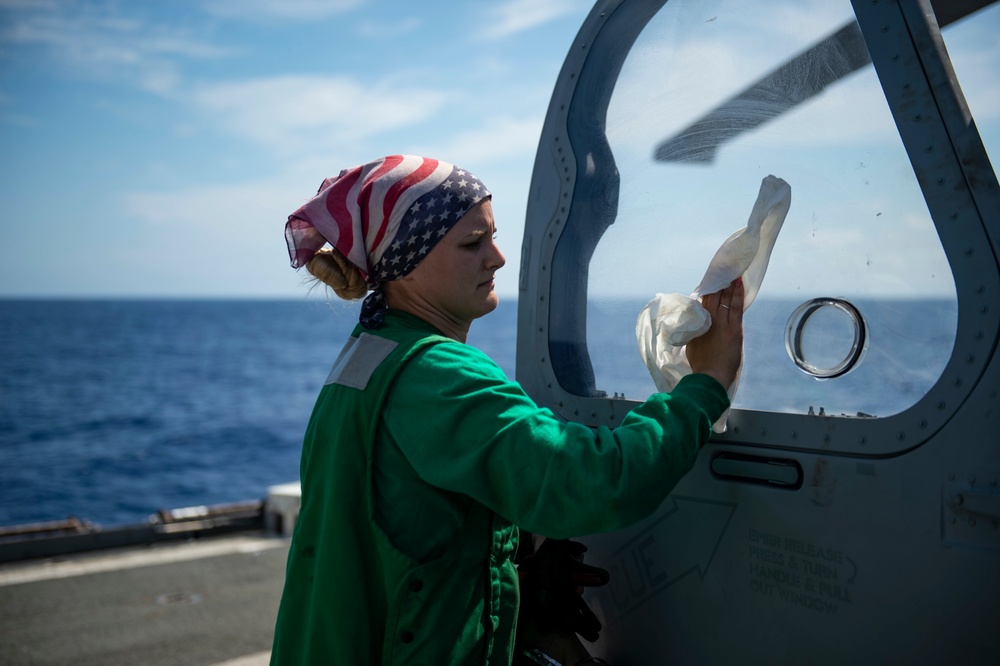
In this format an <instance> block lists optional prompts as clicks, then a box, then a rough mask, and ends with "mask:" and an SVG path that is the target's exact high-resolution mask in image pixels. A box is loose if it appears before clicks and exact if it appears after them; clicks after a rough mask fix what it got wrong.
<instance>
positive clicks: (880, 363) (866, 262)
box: [587, 0, 996, 416]
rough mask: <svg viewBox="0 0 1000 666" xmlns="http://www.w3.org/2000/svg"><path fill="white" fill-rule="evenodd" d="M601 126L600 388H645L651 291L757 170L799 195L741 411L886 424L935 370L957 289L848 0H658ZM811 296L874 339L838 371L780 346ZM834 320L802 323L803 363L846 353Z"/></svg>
mask: <svg viewBox="0 0 1000 666" xmlns="http://www.w3.org/2000/svg"><path fill="white" fill-rule="evenodd" d="M993 48H996V47H995V44H994V45H993ZM993 85H994V86H995V81H994V82H993ZM995 89H996V88H995V87H994V88H993V90H994V91H995ZM606 135H607V140H608V143H609V145H610V149H611V151H612V153H613V155H614V159H615V163H616V165H617V169H618V172H619V175H620V179H621V184H620V190H619V196H618V210H617V216H616V218H615V221H614V223H613V224H612V225H611V226H610V227H609V228H608V229H607V231H606V232H605V233H604V235H603V236H602V238H601V240H600V242H599V243H598V244H597V247H596V250H595V252H594V255H593V258H592V260H591V262H590V267H589V278H588V291H587V293H588V302H587V340H588V347H589V351H590V356H591V361H592V364H593V368H594V376H595V385H596V387H597V389H599V390H601V391H603V392H605V393H606V394H607V395H608V396H612V395H614V394H617V395H619V396H622V395H624V396H625V397H627V398H631V399H637V400H641V399H644V398H645V397H646V396H648V395H649V394H650V393H652V392H653V391H654V390H655V387H654V384H653V382H652V380H651V379H650V378H649V374H648V372H647V370H646V368H645V366H644V365H643V363H642V361H641V359H640V357H639V353H638V351H637V347H636V343H635V321H636V316H637V315H638V313H639V311H640V310H641V309H642V307H643V306H644V305H645V303H646V302H647V301H648V300H649V299H651V298H652V297H653V296H654V295H655V294H656V293H658V292H664V293H670V292H679V293H683V294H687V293H690V292H691V291H692V290H693V289H694V288H695V286H697V285H698V283H699V282H700V280H701V277H702V275H703V273H704V271H705V269H706V268H707V266H708V263H709V261H710V260H711V259H712V256H713V255H714V253H715V251H716V250H717V249H718V247H719V246H720V245H721V244H722V243H723V241H725V240H726V238H728V237H729V236H730V235H731V234H732V233H733V232H735V231H737V230H739V229H741V228H742V227H743V226H745V225H746V223H747V218H748V216H749V214H750V211H751V208H752V206H753V203H754V200H755V198H756V196H757V191H758V188H759V187H760V183H761V180H762V179H763V178H764V177H766V176H767V175H769V174H773V175H775V176H778V177H780V178H783V179H784V180H786V181H787V182H788V183H789V184H790V186H791V192H792V203H791V209H790V211H789V213H788V216H787V218H786V220H785V223H784V225H783V227H782V230H781V233H780V235H779V237H778V240H777V242H776V243H775V246H774V250H773V253H772V254H771V259H770V263H769V267H768V270H767V274H766V277H765V278H764V281H763V284H762V286H761V289H760V292H759V295H758V296H757V300H756V301H755V302H754V304H753V305H752V307H751V308H750V310H749V311H748V312H747V315H746V356H745V365H744V370H743V377H742V382H741V385H740V391H739V393H738V394H737V396H736V400H735V406H736V407H738V408H744V409H754V410H765V411H777V412H788V413H800V414H806V413H809V411H810V410H812V411H813V412H814V413H819V412H820V411H821V410H822V411H823V412H824V413H826V414H829V415H839V414H847V415H850V416H888V415H891V414H895V413H898V412H900V411H902V410H904V409H906V408H907V407H909V406H911V405H913V404H914V403H915V402H916V401H918V400H919V399H920V398H922V397H923V396H924V395H925V394H926V393H927V392H928V390H929V389H930V388H931V387H932V386H933V385H934V383H935V382H936V381H937V380H938V379H939V378H940V376H941V374H942V371H943V369H944V368H945V365H946V363H947V361H948V360H949V358H950V357H951V354H952V348H953V346H954V342H955V336H956V327H957V323H956V322H957V311H958V307H957V297H956V291H955V282H954V279H953V277H952V272H951V269H950V266H949V263H948V260H947V258H946V256H945V253H944V250H943V248H942V245H941V242H940V240H939V238H938V235H937V232H936V229H935V226H934V223H933V221H932V219H931V215H930V213H929V212H928V209H927V206H926V204H925V202H924V197H923V194H922V192H921V189H920V186H919V183H918V181H917V178H916V176H915V175H914V170H913V167H912V166H911V164H910V160H909V159H908V157H907V154H906V151H905V149H904V147H903V144H902V141H901V139H900V137H899V134H898V132H897V130H896V126H895V124H894V121H893V118H892V115H891V113H890V110H889V108H888V105H887V103H886V100H885V96H884V93H883V90H882V87H881V85H880V83H879V80H878V77H877V76H876V73H875V71H874V69H873V68H872V66H871V64H870V57H869V54H868V50H867V47H866V45H865V41H864V39H863V38H862V37H861V33H860V30H859V28H858V26H857V23H856V21H855V18H854V13H853V10H852V7H851V4H850V2H848V1H847V0H843V1H842V2H828V1H823V2H815V3H803V2H800V1H798V0H795V1H794V2H773V1H772V0H757V1H753V2H751V1H741V2H712V3H704V2H696V1H691V0H672V1H671V2H667V3H666V4H665V5H664V6H663V8H662V9H661V10H660V11H659V13H658V14H657V15H656V16H654V17H653V18H652V19H651V20H650V21H649V23H648V24H647V25H646V27H645V28H644V30H643V32H642V33H641V34H640V35H639V37H638V39H637V41H636V43H635V44H634V46H633V47H632V49H631V51H630V52H629V55H628V57H627V59H626V60H625V63H624V66H623V67H622V70H621V74H620V76H619V78H618V80H617V82H616V84H615V88H614V93H613V95H612V97H611V102H610V106H609V109H608V116H607V126H606ZM817 299H820V300H821V301H822V300H823V299H826V300H828V301H832V302H834V303H846V304H847V305H846V306H844V307H842V308H840V309H841V310H843V311H845V312H847V311H848V310H850V311H852V312H855V313H857V316H858V317H859V318H860V320H861V321H862V322H863V325H864V333H865V335H866V336H867V337H866V338H865V340H864V343H865V345H866V346H865V349H864V350H863V351H864V353H863V354H858V355H857V358H856V359H855V364H854V365H852V367H851V368H849V370H850V371H849V372H848V371H845V372H840V373H839V374H837V373H834V375H832V376H830V377H828V378H820V377H818V376H817V375H816V374H815V373H809V372H804V371H803V367H802V364H801V363H797V362H796V360H795V359H794V357H793V355H792V354H790V352H789V349H788V346H787V344H786V339H787V333H788V331H789V327H790V326H791V325H792V324H793V323H794V322H793V318H794V317H795V316H796V315H797V314H799V315H801V312H802V311H803V307H805V306H806V305H807V304H809V303H811V302H814V301H816V300H817ZM823 302H825V301H823ZM806 310H808V307H806ZM830 313H833V314H836V312H835V309H834V310H820V314H822V315H823V316H817V317H815V318H813V319H812V320H811V324H810V325H811V328H810V329H809V330H810V334H809V335H810V337H809V342H808V345H809V346H810V348H811V349H812V350H813V352H812V353H813V354H814V357H818V358H822V356H823V354H824V353H826V352H830V350H836V349H839V347H842V346H843V347H844V348H845V349H847V350H850V349H851V347H850V345H851V339H850V336H852V335H856V333H857V328H856V326H855V325H854V324H852V323H848V324H846V325H845V324H844V323H843V321H844V320H838V319H837V318H836V317H828V316H826V315H827V314H830ZM852 316H853V315H852ZM825 321H829V322H830V323H829V324H824V323H823V322H825ZM803 330H805V329H804V328H803ZM830 353H832V354H833V355H834V356H836V358H833V359H832V361H831V362H832V363H834V366H835V367H836V362H838V361H837V359H838V358H839V355H838V354H839V352H830ZM824 362H825V361H824Z"/></svg>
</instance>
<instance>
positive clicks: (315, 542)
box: [272, 155, 743, 666]
mask: <svg viewBox="0 0 1000 666" xmlns="http://www.w3.org/2000/svg"><path fill="white" fill-rule="evenodd" d="M490 200H491V195H490V193H489V191H488V190H487V189H486V188H485V186H483V184H482V183H481V182H480V181H479V179H477V178H476V177H475V176H473V175H472V174H470V173H468V172H466V171H463V170H462V169H459V168H457V167H455V166H453V165H451V164H447V163H445V162H439V161H436V160H430V159H425V158H419V157H411V156H400V155H395V156H390V157H386V158H383V159H380V160H376V161H374V162H371V163H369V164H366V165H363V166H359V167H355V168H354V169H349V170H345V171H343V172H341V174H340V175H339V176H338V177H337V178H334V179H328V180H326V181H324V183H323V184H322V186H321V187H320V191H319V193H318V194H317V195H316V196H315V197H314V198H313V199H311V200H310V201H309V202H308V203H306V204H305V205H304V206H303V207H302V208H300V209H299V210H297V211H296V212H295V213H293V214H292V215H291V216H290V217H289V220H288V223H287V225H286V239H287V241H288V246H289V253H290V255H291V257H292V265H293V266H294V267H296V268H298V267H299V266H303V265H305V266H307V268H308V269H309V271H310V272H311V273H312V274H313V275H315V276H316V277H317V278H318V279H320V280H321V281H323V282H325V283H326V284H328V285H330V286H331V287H332V288H333V289H334V290H335V291H336V293H337V294H338V295H340V296H342V297H345V298H360V297H362V296H364V295H365V294H366V293H367V292H368V290H369V289H371V293H370V294H369V295H368V296H367V298H365V301H364V303H363V305H362V308H361V317H360V319H361V321H360V324H359V325H358V327H357V328H356V329H355V331H354V333H353V335H352V337H351V338H350V339H349V341H348V342H347V344H346V345H345V346H344V349H343V351H342V352H341V354H340V356H339V357H338V359H337V361H336V362H335V363H334V366H333V370H332V371H331V373H330V376H329V378H328V379H327V382H326V385H325V386H324V387H323V389H322V391H321V393H320V395H319V398H318V400H317V403H316V406H315V409H314V411H313V415H312V418H311V419H310V422H309V426H308V429H307V431H306V436H305V442H304V445H303V451H302V463H301V479H302V506H301V511H300V514H299V518H298V522H297V524H296V527H295V534H294V536H293V539H292V545H291V550H290V552H289V556H288V567H287V573H286V582H285V589H284V593H283V595H282V600H281V608H280V611H279V614H278V622H277V628H276V632H275V639H274V649H273V652H272V663H273V664H304V663H314V664H428V665H434V666H438V665H442V664H456V665H457V664H490V665H500V664H503V665H504V666H506V665H508V664H510V662H511V659H512V654H513V642H514V631H515V626H516V621H517V608H518V580H517V570H516V568H515V566H514V563H513V555H514V551H515V549H516V547H517V540H518V527H520V528H522V529H525V530H528V531H530V532H532V533H535V534H539V535H543V536H545V537H549V538H555V539H564V538H568V537H574V536H581V535H584V534H590V533H595V532H602V531H607V530H613V529H616V528H621V527H624V526H627V525H629V524H632V523H634V522H636V521H638V520H640V519H642V518H644V517H645V516H647V515H649V514H650V513H652V512H653V511H654V510H655V509H656V508H657V506H658V505H659V504H660V503H661V502H662V501H663V499H664V498H665V497H666V495H667V494H668V493H669V491H670V489H671V488H672V487H673V486H674V485H675V484H676V482H677V481H678V480H679V479H680V478H681V477H682V476H683V475H684V474H685V473H686V472H687V471H688V470H689V469H690V468H691V465H692V464H693V461H694V459H695V456H696V455H697V453H698V450H699V448H700V447H701V446H702V445H703V444H704V443H705V441H706V440H707V438H708V435H709V430H710V427H711V424H712V423H713V422H714V421H715V420H716V419H717V418H719V416H720V415H721V414H722V413H723V411H724V410H725V409H726V408H727V407H728V406H729V401H728V398H727V396H726V392H725V389H724V388H723V387H724V386H727V385H729V384H730V383H731V382H732V381H733V379H734V378H735V374H736V369H737V368H738V367H739V363H740V358H741V354H742V351H741V349H742V312H743V304H742V298H743V292H742V286H741V285H740V284H734V285H732V286H731V287H730V288H728V289H726V290H724V291H723V292H720V293H718V294H712V295H710V296H706V297H705V299H704V305H705V307H706V308H707V309H708V310H709V312H710V313H712V316H713V326H712V328H711V329H710V331H709V332H708V333H707V334H706V335H705V336H703V337H702V338H699V339H698V340H695V341H693V342H692V343H691V344H690V345H689V347H688V358H689V361H690V363H691V366H692V368H693V370H694V372H695V374H692V375H689V376H688V377H686V378H684V379H683V380H682V381H681V382H680V383H679V384H678V385H677V387H676V388H675V390H674V391H673V392H672V393H671V394H658V395H654V396H652V397H650V399H649V400H648V401H646V402H645V403H644V404H642V405H640V406H639V407H637V408H636V409H635V410H633V411H632V413H631V414H629V415H628V416H627V417H626V418H625V419H624V420H623V422H622V424H621V425H620V426H619V427H618V428H616V429H614V430H609V429H607V428H599V429H598V430H597V431H596V432H595V431H593V430H591V429H590V428H588V427H586V426H583V425H580V424H575V423H565V422H563V421H561V420H560V419H558V418H556V417H555V416H554V415H553V414H552V413H551V412H550V411H549V410H546V409H542V408H539V407H538V406H536V405H535V403H534V402H533V401H532V400H531V398H529V397H528V396H527V395H526V394H525V392H524V391H523V390H522V389H521V387H520V386H519V385H518V384H517V383H515V382H513V381H510V380H509V379H508V378H507V377H506V376H504V374H503V372H502V371H501V370H500V368H499V367H498V366H497V365H496V364H495V363H494V362H492V361H491V360H490V359H489V358H487V357H486V356H485V355H484V354H483V353H482V352H480V351H478V350H477V349H475V348H473V347H471V346H469V345H466V344H464V343H465V340H466V337H467V335H468V332H469V327H470V325H471V323H472V321H473V320H474V319H477V318H479V317H481V316H483V315H485V314H487V313H489V312H491V311H492V310H493V309H495V308H496V306H497V302H498V301H497V295H496V293H495V291H494V282H493V279H494V275H495V273H496V271H497V270H498V269H500V268H501V267H502V266H503V265H504V263H505V259H504V256H503V254H502V253H501V252H500V250H499V249H498V248H497V246H496V244H495V243H494V235H495V233H496V226H495V223H494V220H493V212H492V208H491V203H490ZM327 243H329V244H330V245H331V246H332V248H330V249H321V248H323V246H324V245H325V244H327ZM515 525H516V526H517V527H515Z"/></svg>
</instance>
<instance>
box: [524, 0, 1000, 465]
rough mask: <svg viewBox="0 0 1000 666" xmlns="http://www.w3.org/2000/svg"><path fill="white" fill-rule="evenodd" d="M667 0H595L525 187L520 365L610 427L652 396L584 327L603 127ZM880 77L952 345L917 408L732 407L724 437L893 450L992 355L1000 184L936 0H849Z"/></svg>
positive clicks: (950, 411) (554, 396)
mask: <svg viewBox="0 0 1000 666" xmlns="http://www.w3.org/2000/svg"><path fill="white" fill-rule="evenodd" d="M665 2H666V0H655V1H653V2H641V3H636V2H629V1H628V0H617V1H613V2H598V3H597V4H596V5H595V7H594V9H593V10H592V11H591V13H590V15H589V16H588V17H587V19H586V21H585V22H584V24H583V27H582V28H581V29H580V32H579V34H578V35H577V38H576V40H575V41H574V43H573V45H572V47H571V49H570V52H569V55H568V56H567V58H566V61H565V63H564V65H563V68H562V70H561V72H560V75H559V79H558V81H557V83H556V86H555V90H554V93H553V96H552V100H551V102H550V105H549V109H548V114H547V116H546V120H545V124H544V127H543V130H542V135H541V139H540V142H539V147H538V152H537V155H536V159H535V165H534V171H533V173H532V180H531V186H530V192H529V199H528V209H527V217H526V220H525V233H524V241H523V245H522V253H521V268H520V281H519V298H518V338H517V379H518V381H520V382H521V384H522V385H523V386H524V387H525V389H526V390H527V391H528V392H529V394H531V395H532V396H533V397H534V399H535V400H536V401H537V402H538V403H539V404H541V405H544V406H547V407H549V408H551V409H552V410H553V411H554V412H555V413H556V414H558V415H559V416H561V417H562V418H565V419H567V420H571V421H577V422H581V423H584V424H587V425H589V426H591V427H599V426H608V427H614V426H616V425H618V423H620V422H621V420H622V418H624V416H625V414H627V413H628V411H630V410H631V409H632V408H634V407H635V406H637V405H638V404H640V402H639V401H635V400H628V399H624V398H620V397H618V396H607V395H605V394H603V392H601V391H600V390H599V389H598V388H597V387H595V385H594V373H593V369H592V366H591V362H590V354H589V350H588V346H587V337H586V335H587V334H586V317H587V289H588V265H589V261H590V258H591V256H592V254H593V252H594V249H595V248H596V246H597V243H598V242H599V241H600V238H601V236H602V235H603V233H604V232H605V231H606V230H607V228H608V227H609V226H610V225H611V224H613V223H614V218H615V214H616V211H617V196H618V176H617V171H616V169H615V164H614V158H613V155H612V154H611V150H610V147H609V145H608V141H607V139H606V137H605V135H604V128H605V118H606V113H607V108H608V103H609V101H610V98H611V94H612V92H613V89H614V84H615V82H616V80H617V77H618V74H619V72H620V70H621V67H622V64H623V63H624V61H625V58H626V56H627V55H628V52H629V49H630V48H631V46H632V44H633V43H634V41H635V39H636V38H637V37H638V35H639V34H640V32H641V31H642V29H643V28H644V27H645V25H646V23H647V22H648V21H649V20H650V18H652V17H653V16H654V15H655V14H656V13H657V12H658V11H659V10H660V8H661V7H662V6H663V5H664V4H665ZM852 4H853V6H854V10H855V15H856V17H857V21H858V24H859V26H860V28H861V32H862V34H863V36H864V39H865V41H866V43H867V45H868V49H869V52H870V54H871V57H872V64H873V66H874V67H875V70H876V73H877V75H878V78H879V81H880V83H881V85H882V88H883V91H884V93H885V96H886V100H887V102H888V105H889V108H890V111H891V113H892V115H893V118H894V120H895V123H896V127H897V130H898V132H899V134H900V137H901V139H902V142H903V144H904V147H905V149H906V152H907V155H908V157H909V159H910V162H911V165H912V166H913V169H914V172H915V174H916V176H917V179H918V181H919V182H920V185H921V189H922V191H923V195H924V199H925V202H926V204H927V207H928V210H929V213H930V215H931V217H932V219H933V221H934V225H935V228H936V229H937V233H938V236H939V238H940V240H941V244H942V247H943V249H944V252H945V255H946V257H947V259H948V262H949V264H950V266H951V269H952V274H953V278H954V281H955V288H956V294H957V299H958V321H957V330H956V337H955V345H954V349H953V351H952V355H951V357H950V359H949V360H948V362H947V364H946V366H945V368H944V370H943V372H942V374H941V377H940V378H939V379H938V380H937V382H936V383H935V384H934V385H933V386H932V387H931V389H930V390H929V391H928V392H927V394H926V395H924V396H923V397H922V398H921V399H920V400H918V401H917V402H916V403H914V404H913V405H911V406H910V407H908V408H907V409H905V410H903V411H902V412H899V413H897V414H893V415H890V416H885V417H878V418H853V417H847V416H834V415H823V416H818V415H802V414H787V413H779V412H768V411H757V410H746V409H733V410H732V411H731V413H730V416H729V421H728V423H729V428H728V430H727V432H725V433H723V434H721V435H716V436H715V437H714V439H715V440H716V441H719V442H724V443H729V444H747V445H756V446H762V447H771V448H780V449H789V450H823V451H825V452H827V453H840V454H849V455H855V456H886V455H892V454H898V453H900V452H903V451H906V450H909V449H912V448H914V447H916V446H919V445H920V444H921V443H923V442H925V441H927V440H928V439H929V438H930V437H932V436H933V435H934V433H936V432H937V431H938V430H940V429H941V427H942V426H943V425H944V424H945V423H947V421H948V420H949V419H950V418H951V417H952V416H953V415H954V414H955V412H956V411H957V410H958V408H959V407H960V405H961V404H962V403H963V402H964V401H965V400H966V399H967V398H968V397H969V395H970V393H971V392H972V390H973V388H974V387H975V386H976V384H977V383H978V381H979V380H980V379H981V377H982V375H983V373H984V372H985V370H986V367H987V365H988V363H989V360H990V358H991V357H992V355H993V354H994V353H995V348H996V344H997V337H998V328H1000V293H997V287H996V285H997V284H998V283H1000V270H998V261H997V257H998V256H1000V186H998V184H997V176H996V173H995V172H994V170H993V168H992V166H991V164H990V162H989V158H988V156H987V154H986V150H985V148H984V147H983V144H982V141H981V139H980V137H979V134H978V132H977V131H976V128H975V124H974V123H973V122H972V121H971V114H970V113H969V109H968V106H967V105H966V103H965V99H964V97H963V95H962V92H961V87H960V86H959V84H958V81H957V78H956V76H955V73H954V70H953V69H952V67H951V62H950V60H949V59H948V56H947V52H946V50H945V47H944V41H943V39H942V36H941V33H940V30H939V29H938V26H937V22H936V19H935V16H934V12H933V9H932V7H931V5H930V3H929V1H928V0H919V1H917V2H907V3H895V2H874V3H873V2H871V1H870V0H868V1H865V0H852Z"/></svg>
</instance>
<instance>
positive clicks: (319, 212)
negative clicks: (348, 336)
mask: <svg viewBox="0 0 1000 666" xmlns="http://www.w3.org/2000/svg"><path fill="white" fill-rule="evenodd" d="M491 196H492V195H491V194H490V192H489V190H487V189H486V186H485V185H483V183H482V181H480V180H479V179H478V178H476V177H475V176H474V175H472V174H471V173H469V172H468V171H464V170H462V169H459V168H458V167H456V166H455V165H453V164H449V163H447V162H440V161H438V160H432V159H428V158H426V157H414V156H413V155H390V156H388V157H383V158H381V159H378V160H375V161H374V162H369V163H368V164H364V165H362V166H357V167H354V168H352V169H344V170H343V171H341V172H340V175H339V176H337V177H336V178H327V179H326V180H324V181H323V184H322V185H320V188H319V192H317V193H316V196H314V197H313V198H312V199H310V200H309V201H308V202H306V204H305V205H304V206H302V207H301V208H299V209H298V210H297V211H295V212H294V213H292V214H291V215H289V216H288V222H287V224H286V225H285V241H286V242H287V243H288V255H289V257H290V258H291V261H292V267H293V268H300V267H302V266H304V265H305V264H306V263H308V261H309V260H310V259H312V257H313V255H314V254H316V252H317V251H318V250H319V249H320V248H322V247H323V246H324V245H325V244H327V243H329V244H330V245H332V246H333V247H335V248H336V249H337V250H338V251H339V252H340V253H341V254H343V255H344V256H345V257H347V259H348V261H350V262H351V263H352V264H354V265H355V266H357V267H358V268H359V269H360V270H361V272H362V273H363V274H364V276H365V279H366V280H367V281H368V286H369V287H371V288H372V290H373V291H372V293H371V294H369V295H368V297H367V298H365V301H364V303H363V304H362V306H361V324H362V325H363V326H364V327H365V328H381V326H382V319H383V317H384V316H385V309H386V305H385V296H384V294H383V293H382V285H383V284H384V283H385V282H388V281H390V280H395V279H397V278H401V277H403V276H404V275H406V274H408V273H409V272H410V271H412V270H413V269H414V268H416V266H417V264H419V263H420V261H421V260H422V259H423V258H424V257H425V256H427V253H428V252H430V250H431V248H433V247H434V245H436V244H437V242H438V241H439V240H441V238H443V237H444V235H445V234H447V233H448V231H449V230H450V229H451V228H452V227H453V226H455V223H456V222H458V221H459V220H460V219H462V216H463V215H465V214H466V213H467V212H469V210H470V209H471V208H472V207H473V206H475V205H476V204H477V203H479V202H480V201H482V200H483V199H488V198H490V197H491Z"/></svg>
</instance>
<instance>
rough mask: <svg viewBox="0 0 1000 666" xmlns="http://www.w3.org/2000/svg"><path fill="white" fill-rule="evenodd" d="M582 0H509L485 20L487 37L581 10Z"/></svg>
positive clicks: (536, 25)
mask: <svg viewBox="0 0 1000 666" xmlns="http://www.w3.org/2000/svg"><path fill="white" fill-rule="evenodd" d="M579 8H580V0H507V2H504V3H501V4H499V5H496V6H494V7H493V8H492V9H491V10H490V11H489V14H488V16H487V18H486V19H485V20H484V23H485V25H484V31H483V32H484V33H485V35H486V36H487V37H492V38H499V37H506V36H508V35H512V34H515V33H518V32H523V31H525V30H530V29H531V28H535V27H538V26H540V25H543V24H545V23H548V22H549V21H552V20H555V19H557V18H560V17H561V16H565V15H566V14H572V13H574V12H577V11H579Z"/></svg>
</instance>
